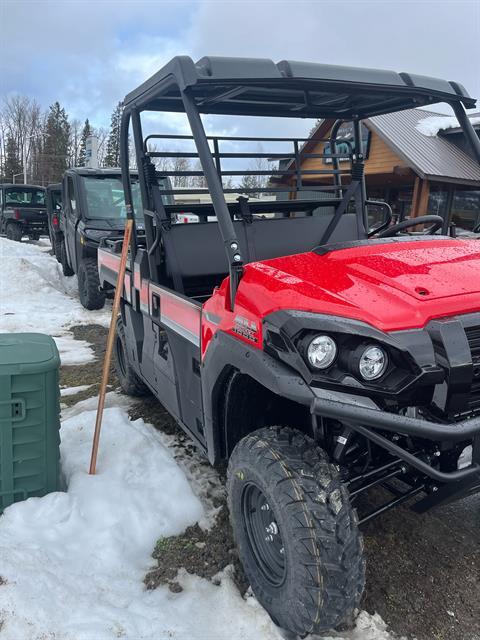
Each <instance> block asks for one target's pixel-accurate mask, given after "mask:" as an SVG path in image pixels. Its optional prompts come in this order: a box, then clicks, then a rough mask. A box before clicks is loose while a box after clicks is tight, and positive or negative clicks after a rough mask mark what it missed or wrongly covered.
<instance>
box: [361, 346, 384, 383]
mask: <svg viewBox="0 0 480 640" xmlns="http://www.w3.org/2000/svg"><path fill="white" fill-rule="evenodd" d="M387 365H388V356H387V354H386V352H385V351H384V350H383V349H382V348H381V347H374V346H370V347H367V348H366V349H365V350H364V351H363V353H362V355H361V356H360V361H359V363H358V370H359V371H360V375H361V376H362V378H363V379H364V380H376V379H377V378H380V377H381V376H382V375H383V374H384V373H385V371H386V369H387Z"/></svg>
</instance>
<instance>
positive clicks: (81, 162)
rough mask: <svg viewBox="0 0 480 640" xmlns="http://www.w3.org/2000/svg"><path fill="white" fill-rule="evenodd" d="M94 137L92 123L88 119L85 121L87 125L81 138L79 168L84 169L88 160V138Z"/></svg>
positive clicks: (84, 126)
mask: <svg viewBox="0 0 480 640" xmlns="http://www.w3.org/2000/svg"><path fill="white" fill-rule="evenodd" d="M91 135H93V129H92V127H91V126H90V122H89V121H88V118H87V119H86V120H85V124H84V125H83V129H82V135H81V137H80V152H79V154H78V166H79V167H84V166H85V162H86V158H87V138H89V137H90V136H91Z"/></svg>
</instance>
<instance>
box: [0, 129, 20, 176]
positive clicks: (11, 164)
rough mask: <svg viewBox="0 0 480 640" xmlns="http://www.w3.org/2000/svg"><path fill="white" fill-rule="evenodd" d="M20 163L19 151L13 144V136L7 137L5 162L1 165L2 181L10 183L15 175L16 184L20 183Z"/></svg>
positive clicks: (15, 144)
mask: <svg viewBox="0 0 480 640" xmlns="http://www.w3.org/2000/svg"><path fill="white" fill-rule="evenodd" d="M22 171H23V167H22V161H21V159H20V149H19V147H18V145H17V143H16V142H15V139H14V138H13V136H11V135H8V136H7V141H6V143H5V160H4V165H3V180H4V181H5V182H12V181H13V176H14V175H17V178H15V181H16V182H22V180H20V176H18V174H19V173H22Z"/></svg>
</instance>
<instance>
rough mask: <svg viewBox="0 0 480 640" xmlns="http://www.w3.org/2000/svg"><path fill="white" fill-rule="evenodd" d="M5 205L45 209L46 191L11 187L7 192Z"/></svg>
mask: <svg viewBox="0 0 480 640" xmlns="http://www.w3.org/2000/svg"><path fill="white" fill-rule="evenodd" d="M5 204H9V205H17V206H18V205H19V206H21V207H44V206H45V191H44V190H43V189H25V188H24V187H11V188H10V189H6V191H5Z"/></svg>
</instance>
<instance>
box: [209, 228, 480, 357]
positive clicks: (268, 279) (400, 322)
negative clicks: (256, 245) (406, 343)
mask: <svg viewBox="0 0 480 640" xmlns="http://www.w3.org/2000/svg"><path fill="white" fill-rule="evenodd" d="M227 294H228V281H225V282H224V283H223V285H222V286H221V287H220V289H219V290H218V291H216V292H215V293H214V295H213V296H212V298H211V299H210V300H208V301H207V302H206V303H205V305H204V315H203V322H202V352H203V354H204V353H205V351H206V349H207V347H208V342H209V340H210V339H211V337H212V335H213V333H214V332H215V331H216V330H217V329H218V328H220V329H222V330H224V331H227V332H229V333H232V332H233V333H235V334H236V335H238V330H236V329H235V327H236V324H237V323H236V322H235V319H236V318H237V317H240V318H242V319H245V320H247V321H249V322H251V323H252V327H253V324H255V326H256V328H257V329H256V331H257V335H256V339H255V340H249V339H248V337H245V336H242V335H240V336H239V337H240V338H241V339H244V340H246V341H247V342H249V343H250V344H253V345H255V346H257V347H259V348H261V346H262V344H261V321H262V319H263V318H264V317H265V316H266V315H268V314H270V313H272V312H274V311H279V310H281V309H295V310H299V311H310V312H313V313H323V314H328V315H337V316H342V317H347V318H352V319H356V320H361V321H363V322H366V323H368V324H370V325H372V326H374V327H376V328H378V329H380V330H382V331H386V332H389V331H398V330H402V329H413V328H421V327H423V326H424V325H425V324H426V323H427V322H428V321H429V320H431V319H432V318H438V317H442V316H450V315H456V314H463V313H470V312H474V311H479V310H480V244H479V243H478V241H477V240H447V239H438V240H437V239H432V240H431V241H422V242H415V241H412V242H398V243H395V242H394V243H384V244H381V243H373V242H372V244H367V245H363V246H358V247H354V248H349V249H339V250H336V251H331V252H329V253H326V254H324V255H318V254H316V253H313V252H310V253H304V254H297V255H294V256H287V257H283V258H275V259H273V260H266V261H264V262H253V263H250V264H247V265H246V266H245V270H244V275H243V278H242V280H241V282H240V285H239V288H238V292H237V297H236V301H235V310H234V313H231V312H229V311H226V309H225V299H228V295H227ZM205 312H211V313H212V314H215V315H216V316H219V317H220V322H219V323H217V324H212V323H211V322H209V321H208V319H207V318H206V317H205ZM242 321H243V320H242Z"/></svg>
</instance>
